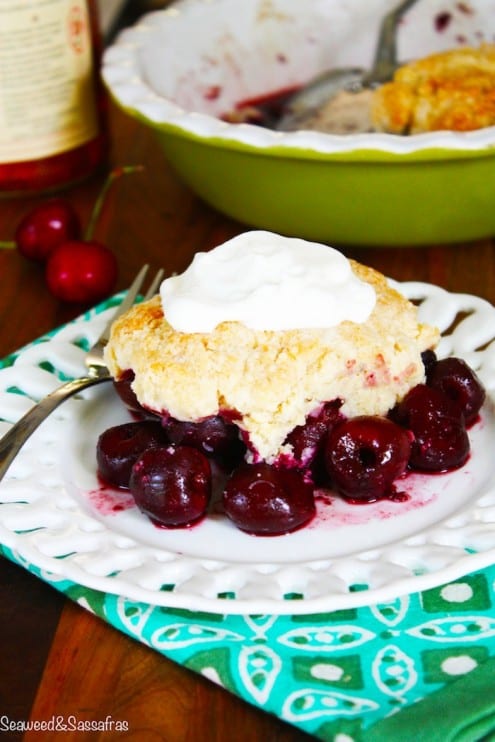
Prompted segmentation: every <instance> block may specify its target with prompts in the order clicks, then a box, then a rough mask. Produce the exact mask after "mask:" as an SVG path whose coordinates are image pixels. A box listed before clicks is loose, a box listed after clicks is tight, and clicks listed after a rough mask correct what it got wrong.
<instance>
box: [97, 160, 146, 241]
mask: <svg viewBox="0 0 495 742" xmlns="http://www.w3.org/2000/svg"><path fill="white" fill-rule="evenodd" d="M143 170H144V167H143V166H142V165H123V166H121V167H116V168H114V169H113V170H112V171H111V172H110V173H109V175H108V177H107V179H106V181H105V183H104V184H103V188H102V189H101V191H100V193H99V195H98V198H97V199H96V201H95V205H94V207H93V211H92V212H91V216H90V218H89V222H88V226H87V227H86V231H85V234H84V239H85V240H86V241H88V242H89V240H91V239H92V237H93V234H94V231H95V227H96V225H97V223H98V220H99V218H100V214H101V210H102V209H103V206H104V204H105V200H106V197H107V193H108V191H109V190H110V188H111V187H112V185H113V183H114V181H115V180H117V178H120V177H121V176H122V175H128V174H129V173H138V172H142V171H143Z"/></svg>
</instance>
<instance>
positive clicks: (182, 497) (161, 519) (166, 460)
mask: <svg viewBox="0 0 495 742" xmlns="http://www.w3.org/2000/svg"><path fill="white" fill-rule="evenodd" d="M129 489H130V491H131V493H132V495H133V496H134V499H135V501H136V504H137V506H138V508H139V509H140V510H141V511H142V512H143V513H144V514H145V515H147V516H148V518H150V519H151V520H152V521H153V522H154V523H156V524H157V525H160V526H167V527H169V528H177V527H182V526H189V525H191V524H192V523H194V522H195V521H197V520H199V519H200V518H202V517H203V516H204V515H205V513H206V509H207V507H208V503H209V501H210V497H211V469H210V463H209V461H208V459H207V458H206V456H204V455H203V454H202V453H201V452H200V451H197V450H196V449H195V448H191V447H189V446H178V447H177V448H174V447H173V446H167V447H160V448H150V449H148V450H147V451H145V452H144V453H143V454H142V456H141V457H140V458H139V459H138V460H137V461H136V463H135V464H134V466H133V468H132V474H131V478H130V482H129Z"/></svg>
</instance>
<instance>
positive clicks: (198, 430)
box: [163, 415, 246, 469]
mask: <svg viewBox="0 0 495 742" xmlns="http://www.w3.org/2000/svg"><path fill="white" fill-rule="evenodd" d="M163 426H164V428H165V430H166V432H167V435H168V438H169V440H170V442H171V443H173V444H174V445H176V446H192V447H193V448H197V449H198V450H199V451H202V453H204V454H205V455H206V456H209V457H212V458H214V459H215V460H216V461H217V462H219V463H220V464H222V465H224V466H225V467H226V468H227V469H233V468H234V467H235V466H237V465H238V464H240V462H241V461H242V460H243V457H244V454H245V452H246V446H245V444H244V443H243V442H242V441H241V439H240V436H239V428H238V427H237V425H234V424H233V423H229V422H225V421H224V420H223V418H222V417H221V416H220V415H214V416H212V417H207V418H205V419H204V420H200V421H198V422H194V423H193V422H186V421H181V420H176V419H175V418H172V417H170V418H168V420H165V421H164V422H163Z"/></svg>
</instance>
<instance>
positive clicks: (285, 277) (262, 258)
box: [160, 230, 376, 333]
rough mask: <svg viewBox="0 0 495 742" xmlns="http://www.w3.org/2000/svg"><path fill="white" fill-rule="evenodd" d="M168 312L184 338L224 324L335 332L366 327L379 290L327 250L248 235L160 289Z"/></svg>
mask: <svg viewBox="0 0 495 742" xmlns="http://www.w3.org/2000/svg"><path fill="white" fill-rule="evenodd" d="M160 294H161V301H162V306H163V312H164V314H165V317H166V319H167V321H168V322H169V323H170V324H171V325H172V327H173V328H174V329H175V330H178V331H179V332H189V333H192V332H203V333H208V332H212V331H213V330H214V329H215V327H217V325H219V324H220V323H222V322H242V324H244V325H246V326H247V327H249V328H251V329H253V330H293V329H294V330H295V329H306V328H307V329H309V328H325V327H334V326H336V325H338V324H340V323H341V322H344V321H345V320H349V321H351V322H365V321H366V320H367V319H368V317H369V315H370V314H371V312H372V311H373V307H374V306H375V302H376V295H375V291H374V289H373V287H372V286H371V285H370V284H368V283H365V282H364V281H361V280H360V279H359V278H357V276H356V275H355V274H354V273H353V271H352V268H351V265H350V263H349V261H348V260H347V258H346V257H345V255H343V254H342V253H340V252H339V251H338V250H335V249H334V248H332V247H329V246H327V245H321V244H318V243H315V242H309V241H307V240H303V239H299V238H293V237H282V236H281V235H278V234H275V233H273V232H265V231H258V230H255V231H251V232H245V233H244V234H240V235H239V236H237V237H234V238H233V239H231V240H228V241H227V242H224V243H223V244H222V245H219V246H218V247H215V248H214V249H213V250H211V251H210V252H199V253H196V255H195V256H194V259H193V261H192V263H191V265H190V266H189V268H188V269H187V270H186V271H185V272H184V273H182V274H180V275H177V276H171V277H170V278H167V279H166V280H165V281H163V283H162V285H161V287H160Z"/></svg>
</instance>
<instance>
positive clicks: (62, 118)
mask: <svg viewBox="0 0 495 742" xmlns="http://www.w3.org/2000/svg"><path fill="white" fill-rule="evenodd" d="M97 134H98V119H97V113H96V96H95V88H94V70H93V55H92V37H91V28H90V18H89V12H88V6H87V2H86V0H2V1H1V2H0V163H10V162H22V161H29V160H34V159H38V158H39V159H41V158H43V157H50V156H51V155H56V154H59V153H61V152H67V151H68V150H71V149H74V148H75V147H78V146H80V145H82V144H85V143H86V142H88V141H90V140H91V139H94V138H95V137H96V136H97Z"/></svg>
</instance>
